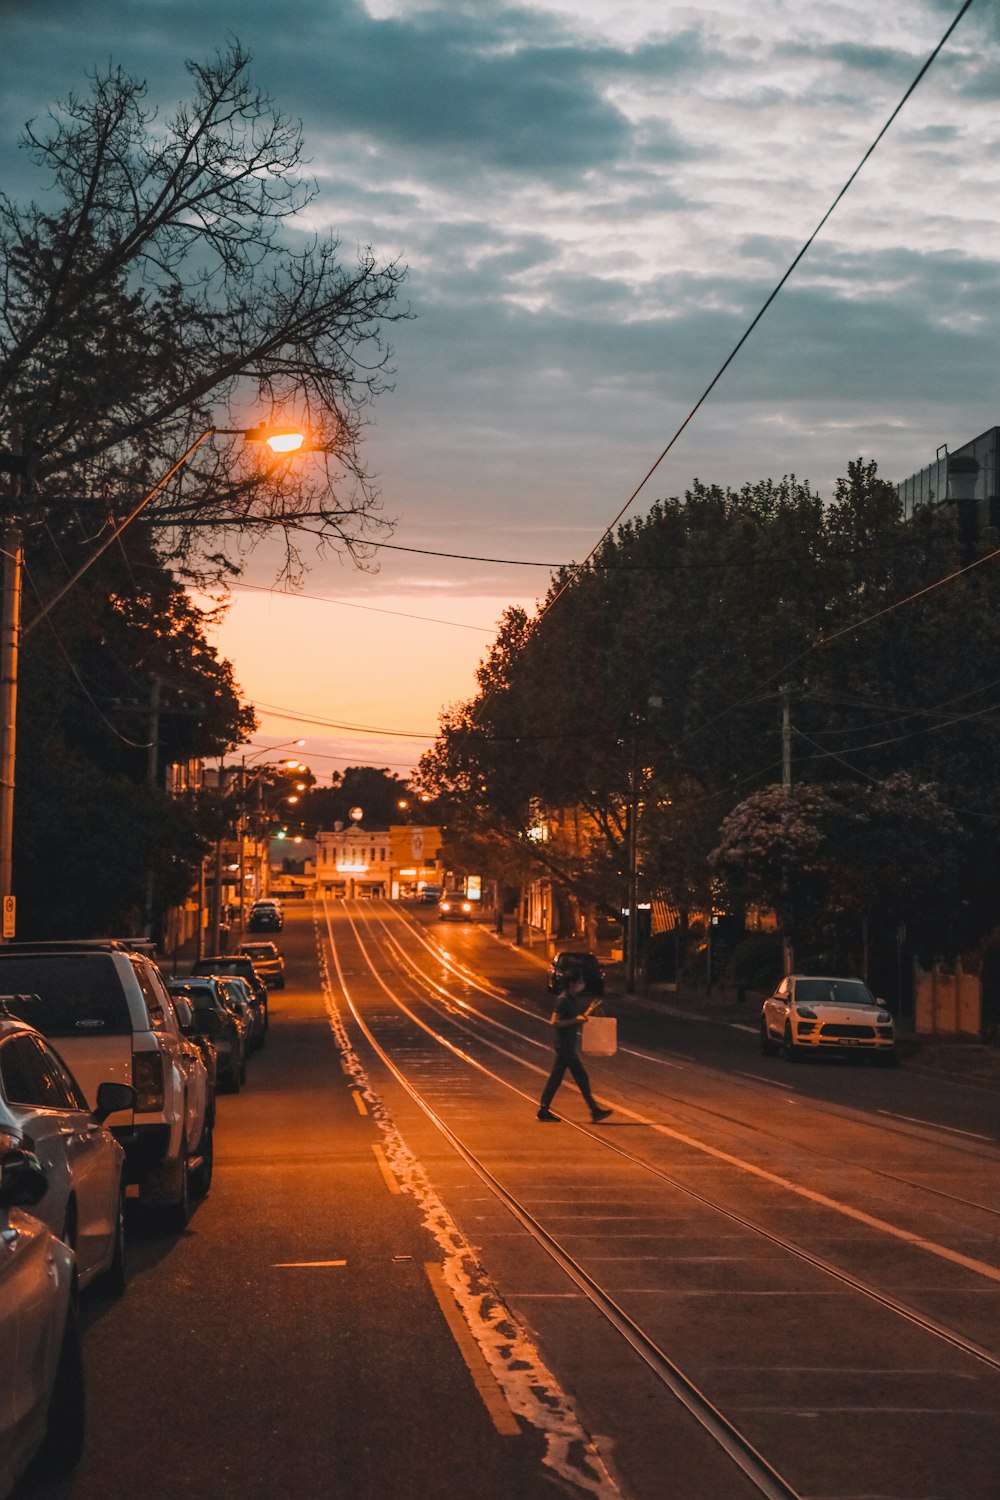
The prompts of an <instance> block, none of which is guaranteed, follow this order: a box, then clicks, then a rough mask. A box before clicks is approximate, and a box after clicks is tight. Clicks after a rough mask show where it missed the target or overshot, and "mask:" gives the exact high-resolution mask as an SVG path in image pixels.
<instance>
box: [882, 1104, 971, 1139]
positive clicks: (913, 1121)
mask: <svg viewBox="0 0 1000 1500" xmlns="http://www.w3.org/2000/svg"><path fill="white" fill-rule="evenodd" d="M878 1113H879V1114H880V1115H887V1116H888V1117H889V1119H890V1120H905V1121H906V1122H907V1124H908V1125H926V1126H927V1129H928V1130H947V1132H948V1134H949V1135H966V1136H968V1137H969V1139H970V1140H973V1141H992V1140H994V1139H995V1137H993V1136H992V1135H979V1134H978V1133H977V1132H976V1131H975V1130H959V1128H958V1126H957V1125H939V1124H938V1123H937V1121H936V1120H918V1119H917V1117H916V1115H897V1114H895V1113H894V1112H893V1111H892V1110H891V1109H880V1110H879V1111H878Z"/></svg>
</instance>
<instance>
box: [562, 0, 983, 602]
mask: <svg viewBox="0 0 1000 1500" xmlns="http://www.w3.org/2000/svg"><path fill="white" fill-rule="evenodd" d="M972 3H973V0H963V3H962V5H961V7H960V8H959V11H958V13H957V15H955V17H954V18H953V20H952V21H951V23H950V25H949V26H948V28H947V30H946V31H945V33H944V35H943V36H942V37H941V40H940V41H939V42H938V44H937V46H936V47H935V48H934V50H933V51H932V52H931V54H930V56H929V57H928V58H927V59H926V60H925V62H924V63H923V65H922V67H921V68H920V70H919V71H918V73H917V75H916V77H915V78H914V79H913V80H912V82H911V83H910V85H909V87H908V88H907V89H906V91H905V93H904V94H903V96H902V98H901V99H900V100H899V102H898V104H897V105H896V107H895V109H894V110H893V111H892V113H891V114H890V115H889V118H888V119H887V120H886V122H885V124H884V125H883V126H882V128H881V130H880V131H879V132H878V134H877V135H876V137H875V139H874V140H873V141H872V143H871V145H870V146H869V147H868V149H867V150H866V151H865V153H864V155H863V156H862V158H861V160H860V161H859V162H858V164H857V166H856V167H855V168H854V171H853V172H852V173H851V175H850V176H849V177H848V178H847V181H846V182H845V183H844V185H843V186H842V187H841V189H840V191H839V192H838V193H837V195H836V197H835V198H834V200H833V202H832V203H831V204H830V206H829V208H828V209H827V210H826V213H825V214H824V215H823V217H822V218H821V219H820V221H819V223H818V224H817V225H816V228H815V229H814V230H813V231H812V233H811V234H810V235H809V238H808V239H807V240H806V241H805V243H804V244H803V246H802V247H801V249H800V250H799V251H798V253H797V254H796V255H795V257H794V259H793V260H792V262H791V264H790V265H789V266H788V268H787V269H786V271H785V272H784V274H783V275H782V276H781V278H780V280H779V281H778V282H777V284H776V285H775V286H774V287H773V288H772V290H771V291H770V292H769V294H768V296H767V297H766V298H765V300H764V302H763V303H762V304H761V306H760V308H759V309H758V311H757V312H756V313H755V314H754V316H753V318H752V319H751V321H750V322H749V324H748V325H747V327H746V328H745V329H744V330H743V333H742V334H741V335H740V337H739V338H738V339H737V341H736V343H735V344H734V345H733V348H732V349H731V350H730V351H729V353H728V354H727V355H726V358H725V359H724V360H723V362H722V364H721V365H720V366H719V368H718V369H717V370H716V372H715V374H714V375H713V376H712V378H711V380H710V381H709V382H708V385H707V386H706V387H705V389H704V390H703V391H702V393H701V395H700V396H699V397H698V399H697V401H696V402H695V404H694V406H693V407H692V408H691V410H690V411H689V412H688V414H687V416H686V417H685V418H684V420H683V421H682V422H681V424H680V426H679V427H678V428H677V430H676V431H675V433H674V434H673V436H672V437H671V439H670V441H669V442H668V443H667V445H666V447H665V448H664V449H663V451H662V452H661V453H660V455H659V457H658V458H657V459H656V460H655V462H654V463H653V464H651V465H650V467H649V468H648V469H647V470H646V473H645V474H644V475H643V477H642V478H641V479H640V481H639V483H638V484H637V485H636V487H635V489H634V490H633V491H632V493H631V494H630V495H629V497H628V499H627V500H626V501H625V503H624V504H623V505H622V506H621V507H620V509H619V510H618V513H617V514H616V515H615V517H614V519H613V520H612V521H611V522H610V524H609V525H608V526H607V527H605V529H604V531H603V532H602V534H601V536H600V537H599V538H598V540H597V541H596V542H595V544H594V546H593V547H592V548H591V550H590V552H589V553H588V554H587V556H586V557H585V558H584V560H583V562H582V563H581V564H579V565H578V567H577V568H575V569H574V570H573V573H572V574H571V576H570V577H569V578H568V579H566V581H565V582H564V583H563V584H562V585H561V587H560V588H559V589H558V590H557V592H556V593H555V594H554V595H553V596H552V598H551V599H549V600H547V601H546V603H545V605H544V606H543V608H542V610H541V611H540V613H539V615H538V617H537V619H536V622H535V623H536V624H538V623H540V621H541V620H542V619H543V618H544V617H545V615H547V614H548V613H549V611H550V610H551V609H553V608H554V606H555V605H556V604H557V603H558V601H559V600H560V599H561V598H562V596H563V594H564V593H565V592H566V590H567V589H568V588H569V587H570V585H571V584H572V581H573V578H574V577H575V576H576V574H577V573H579V572H580V571H581V570H582V569H583V568H584V567H585V566H586V565H587V563H588V562H589V561H590V559H591V558H592V557H593V556H594V555H595V553H596V552H597V551H598V550H599V548H600V547H601V546H602V545H603V543H604V542H605V541H606V540H607V538H608V537H609V536H610V535H611V533H612V532H613V531H614V528H615V527H616V526H617V525H618V523H619V522H620V521H621V519H622V517H623V516H624V515H625V514H626V512H627V511H628V510H630V509H631V507H632V505H633V503H634V502H635V500H636V499H637V498H638V496H639V494H640V492H641V491H642V490H643V489H644V487H645V485H646V483H647V482H648V481H649V480H650V479H651V478H652V476H653V475H654V474H655V473H656V470H657V469H658V468H659V467H660V464H661V463H662V462H663V460H664V459H665V458H666V456H667V454H668V453H669V452H670V451H671V449H672V448H673V447H674V445H675V443H676V442H677V441H678V439H679V438H680V436H681V434H682V433H683V432H684V431H685V429H686V428H687V427H688V425H689V424H690V423H691V421H692V420H693V419H694V417H695V416H696V414H697V413H698V411H699V410H700V409H701V407H702V406H703V405H704V404H705V402H706V401H707V399H708V397H709V396H710V395H711V393H712V391H713V390H714V389H715V387H716V386H717V385H718V383H719V381H720V380H721V379H722V377H723V375H724V374H725V373H726V371H727V370H728V369H729V366H730V365H731V364H732V363H733V361H734V360H735V358H736V356H737V355H738V354H739V352H740V350H741V349H742V348H743V345H744V344H745V343H746V342H747V340H748V339H749V338H750V335H751V334H752V333H753V331H754V329H755V328H756V327H757V325H758V323H759V322H760V321H761V319H762V318H763V317H764V315H765V313H766V312H767V310H768V308H769V307H770V306H771V304H772V303H773V302H774V301H775V299H776V297H777V296H778V294H779V293H780V292H781V290H782V288H783V287H784V286H785V284H786V282H787V281H788V280H789V278H790V277H791V276H792V274H793V272H794V271H795V270H796V268H797V267H798V265H799V264H800V262H801V261H802V260H803V258H804V257H805V255H806V254H807V253H808V251H809V250H810V249H811V247H812V245H813V243H814V241H815V240H816V238H817V237H818V235H819V234H820V232H821V231H822V230H823V228H824V227H825V225H826V223H827V222H828V220H829V219H830V218H831V216H832V215H833V213H834V211H835V210H836V209H837V207H838V205H839V204H840V202H841V200H842V199H843V198H844V197H845V195H846V194H847V192H848V191H849V189H850V188H851V187H852V186H853V184H854V182H855V181H856V179H857V178H858V176H859V175H860V173H861V171H862V170H863V168H864V167H865V165H866V164H867V162H868V161H869V159H870V158H871V157H872V156H873V154H874V153H875V151H876V150H877V148H878V146H879V145H880V143H881V141H882V140H883V138H884V136H885V135H886V134H887V132H888V131H889V129H890V128H891V126H892V125H893V123H894V122H895V120H896V119H897V117H898V116H899V114H900V113H901V111H902V110H903V108H904V106H905V105H906V103H907V101H908V100H909V99H910V97H911V96H912V95H913V93H914V92H915V91H916V89H917V88H918V87H919V85H920V83H921V82H922V80H923V79H924V77H925V76H926V74H927V72H928V70H929V69H930V68H931V66H932V64H933V63H934V62H935V61H936V59H937V58H938V56H939V55H940V53H941V51H942V50H943V48H944V46H945V44H946V43H947V42H948V40H949V38H950V37H951V34H952V32H953V31H954V30H955V28H956V27H957V26H958V24H959V22H960V21H961V20H962V17H963V16H964V15H965V13H966V11H967V10H968V9H969V8H970V6H971V5H972Z"/></svg>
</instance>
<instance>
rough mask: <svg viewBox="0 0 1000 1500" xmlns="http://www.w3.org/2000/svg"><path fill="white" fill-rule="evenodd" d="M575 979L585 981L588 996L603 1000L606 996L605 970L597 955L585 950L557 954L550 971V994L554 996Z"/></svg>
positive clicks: (564, 950) (564, 951)
mask: <svg viewBox="0 0 1000 1500" xmlns="http://www.w3.org/2000/svg"><path fill="white" fill-rule="evenodd" d="M575 979H582V980H583V984H584V989H585V990H586V993H587V994H588V995H594V996H595V997H596V998H597V999H600V998H601V996H602V995H603V994H604V970H603V969H602V968H601V966H600V964H599V962H598V960H597V954H596V953H590V952H589V951H587V950H585V949H575V948H564V949H563V950H562V952H561V953H557V954H556V956H555V958H554V959H553V960H552V964H551V967H550V969H549V977H548V987H549V993H550V994H553V995H554V994H555V993H556V991H557V990H561V989H565V987H566V985H567V984H570V983H572V981H573V980H575Z"/></svg>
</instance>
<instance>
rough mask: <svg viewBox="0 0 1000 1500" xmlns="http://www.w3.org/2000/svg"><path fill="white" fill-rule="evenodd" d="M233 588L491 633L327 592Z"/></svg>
mask: <svg viewBox="0 0 1000 1500" xmlns="http://www.w3.org/2000/svg"><path fill="white" fill-rule="evenodd" d="M229 587H230V588H234V589H248V590H249V591H250V592H251V593H255V594H275V595H278V596H279V597H280V598H282V599H312V600H314V601H315V602H316V603H318V604H339V605H340V606H341V608H342V609H363V610H367V611H368V612H370V613H371V614H375V615H393V616H395V618H396V619H398V620H424V621H426V623H427V624H430V625H451V626H452V627H453V628H454V629H455V630H475V631H478V633H479V634H480V635H492V634H493V628H494V627H493V626H492V625H466V624H465V622H464V621H463V620H439V619H436V618H435V617H434V616H433V615H414V614H408V613H407V612H406V611H404V610H401V609H382V608H381V607H380V606H379V605H376V604H355V603H354V602H353V600H350V599H331V598H330V597H329V595H327V594H304V593H298V592H297V591H294V592H293V591H292V590H291V589H279V588H269V587H268V586H267V585H266V584H262V583H241V582H232V583H231V584H230V585H229Z"/></svg>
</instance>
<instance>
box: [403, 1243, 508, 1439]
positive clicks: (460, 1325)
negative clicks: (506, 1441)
mask: <svg viewBox="0 0 1000 1500" xmlns="http://www.w3.org/2000/svg"><path fill="white" fill-rule="evenodd" d="M424 1270H425V1271H426V1272H427V1280H428V1281H429V1282H430V1284H431V1291H432V1292H433V1293H434V1296H435V1297H436V1298H437V1304H438V1307H440V1309H441V1311H442V1313H443V1314H444V1320H445V1322H446V1323H447V1325H448V1328H449V1330H450V1332H451V1336H452V1338H453V1339H454V1340H455V1343H456V1344H457V1345H458V1351H459V1353H460V1354H461V1356H462V1358H463V1359H464V1360H465V1363H466V1366H467V1367H468V1371H469V1374H470V1375H471V1376H472V1383H473V1385H474V1386H475V1387H476V1390H477V1391H478V1392H479V1395H480V1397H481V1398H482V1403H483V1405H484V1406H485V1407H486V1410H487V1412H488V1413H489V1416H490V1420H491V1421H492V1423H493V1426H494V1427H495V1428H496V1430H497V1432H500V1433H502V1434H503V1435H504V1437H518V1436H519V1435H520V1432H521V1428H520V1426H519V1425H518V1421H517V1418H516V1417H515V1416H514V1413H513V1412H512V1411H511V1409H510V1407H509V1406H508V1405H507V1403H506V1401H505V1400H504V1398H503V1392H502V1391H501V1389H500V1387H499V1385H498V1384H497V1382H496V1381H495V1380H494V1378H493V1374H492V1372H491V1370H490V1367H489V1365H488V1364H487V1363H486V1361H485V1359H484V1358H483V1355H482V1350H481V1349H480V1347H479V1345H478V1344H477V1343H476V1341H475V1339H474V1338H473V1337H472V1334H471V1333H470V1332H469V1325H468V1324H467V1323H466V1321H465V1319H464V1318H463V1317H462V1314H461V1313H460V1312H459V1309H458V1303H457V1302H456V1301H455V1298H454V1297H453V1296H452V1294H451V1292H450V1290H449V1288H448V1283H447V1282H446V1281H445V1279H444V1271H443V1270H442V1269H441V1267H440V1266H439V1265H437V1264H436V1263H435V1262H434V1261H431V1260H429V1261H425V1262H424Z"/></svg>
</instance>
